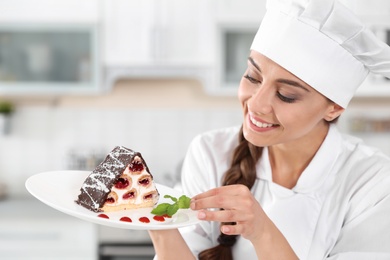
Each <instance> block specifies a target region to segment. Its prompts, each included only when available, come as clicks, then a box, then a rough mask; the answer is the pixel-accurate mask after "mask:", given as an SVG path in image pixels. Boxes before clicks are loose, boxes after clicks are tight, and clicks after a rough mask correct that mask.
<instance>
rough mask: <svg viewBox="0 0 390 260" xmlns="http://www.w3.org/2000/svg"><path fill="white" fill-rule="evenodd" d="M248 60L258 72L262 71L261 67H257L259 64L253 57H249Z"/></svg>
mask: <svg viewBox="0 0 390 260" xmlns="http://www.w3.org/2000/svg"><path fill="white" fill-rule="evenodd" d="M248 60H249V61H250V63H252V65H253V66H254V67H255V68H256V69H257V70H258V71H260V72H261V69H260V67H259V65H257V63H256V62H255V61H254V60H253V58H252V57H248Z"/></svg>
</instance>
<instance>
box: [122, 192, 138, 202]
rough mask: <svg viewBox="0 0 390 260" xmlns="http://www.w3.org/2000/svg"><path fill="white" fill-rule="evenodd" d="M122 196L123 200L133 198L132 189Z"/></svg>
mask: <svg viewBox="0 0 390 260" xmlns="http://www.w3.org/2000/svg"><path fill="white" fill-rule="evenodd" d="M122 198H123V199H124V200H126V199H133V198H135V192H134V191H130V192H127V193H125V194H123V196H122Z"/></svg>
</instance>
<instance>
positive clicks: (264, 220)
mask: <svg viewBox="0 0 390 260" xmlns="http://www.w3.org/2000/svg"><path fill="white" fill-rule="evenodd" d="M213 208H217V209H220V208H222V209H224V210H216V211H213V210H209V209H213ZM191 209H192V210H199V212H198V218H199V219H201V220H207V221H217V222H235V223H236V224H235V225H230V224H223V225H222V226H221V232H222V233H224V234H226V235H241V236H242V237H244V238H246V239H248V240H249V241H251V243H252V245H253V246H254V248H255V250H256V254H257V257H258V259H267V260H271V259H286V260H287V259H298V257H297V256H296V255H295V253H294V251H293V250H292V248H291V246H290V244H289V243H288V241H287V240H286V238H285V237H284V236H283V234H282V233H281V232H280V231H279V229H278V228H277V227H276V226H275V224H274V223H273V222H272V221H271V220H270V219H269V218H268V216H267V215H266V214H265V212H264V211H263V209H262V208H261V206H260V204H259V203H258V201H257V200H256V199H255V198H254V197H253V195H252V193H251V192H250V190H249V189H248V188H247V187H246V186H244V185H239V184H237V185H229V186H222V187H219V188H215V189H212V190H209V191H206V192H204V193H202V194H199V195H197V196H195V197H193V198H192V199H191Z"/></svg>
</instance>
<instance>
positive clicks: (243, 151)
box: [199, 127, 263, 260]
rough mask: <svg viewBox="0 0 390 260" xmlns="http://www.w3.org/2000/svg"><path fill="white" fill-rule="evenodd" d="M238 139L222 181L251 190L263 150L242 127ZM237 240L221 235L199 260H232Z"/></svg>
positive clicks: (232, 236) (233, 236) (201, 254)
mask: <svg viewBox="0 0 390 260" xmlns="http://www.w3.org/2000/svg"><path fill="white" fill-rule="evenodd" d="M238 138H239V139H238V140H239V144H238V146H237V147H236V148H235V150H234V153H233V158H232V162H231V166H230V168H229V169H228V170H227V171H226V173H225V175H224V177H223V179H222V185H223V186H226V185H232V184H243V185H245V186H247V187H248V188H249V189H251V188H252V186H253V184H254V183H255V180H256V163H257V161H258V160H259V158H260V156H261V153H262V151H263V148H262V147H256V146H254V145H253V144H251V143H249V142H248V141H247V140H246V139H245V138H244V135H243V130H242V127H241V129H240V133H239V135H238ZM222 224H226V223H222ZM228 224H234V223H228ZM236 240H237V235H225V234H223V233H221V234H220V235H219V237H218V243H219V245H217V246H215V247H213V248H210V249H206V250H204V251H202V252H200V253H199V259H200V260H214V259H215V260H219V259H224V260H232V259H233V256H232V250H231V247H232V246H233V245H234V244H235V242H236Z"/></svg>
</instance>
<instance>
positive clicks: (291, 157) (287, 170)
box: [268, 124, 329, 189]
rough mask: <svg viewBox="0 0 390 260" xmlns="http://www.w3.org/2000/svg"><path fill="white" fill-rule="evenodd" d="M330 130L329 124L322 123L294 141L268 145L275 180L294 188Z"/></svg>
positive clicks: (284, 185) (286, 186)
mask: <svg viewBox="0 0 390 260" xmlns="http://www.w3.org/2000/svg"><path fill="white" fill-rule="evenodd" d="M328 130H329V125H328V124H326V125H325V126H324V125H322V127H317V128H315V129H314V130H313V131H311V132H310V133H309V134H307V135H305V136H304V137H302V138H299V139H297V140H294V141H293V142H288V143H283V144H277V145H273V146H270V147H268V153H269V158H270V164H271V168H272V178H273V182H274V183H277V184H279V185H281V186H283V187H285V188H288V189H291V188H293V187H294V186H295V185H296V184H297V182H298V179H299V177H300V176H301V174H302V172H303V171H304V170H305V168H306V167H307V166H308V165H309V163H310V161H311V160H312V159H313V157H314V155H315V154H316V153H317V151H318V149H319V148H320V146H321V144H322V142H323V141H324V139H325V137H326V135H327V133H328Z"/></svg>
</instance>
